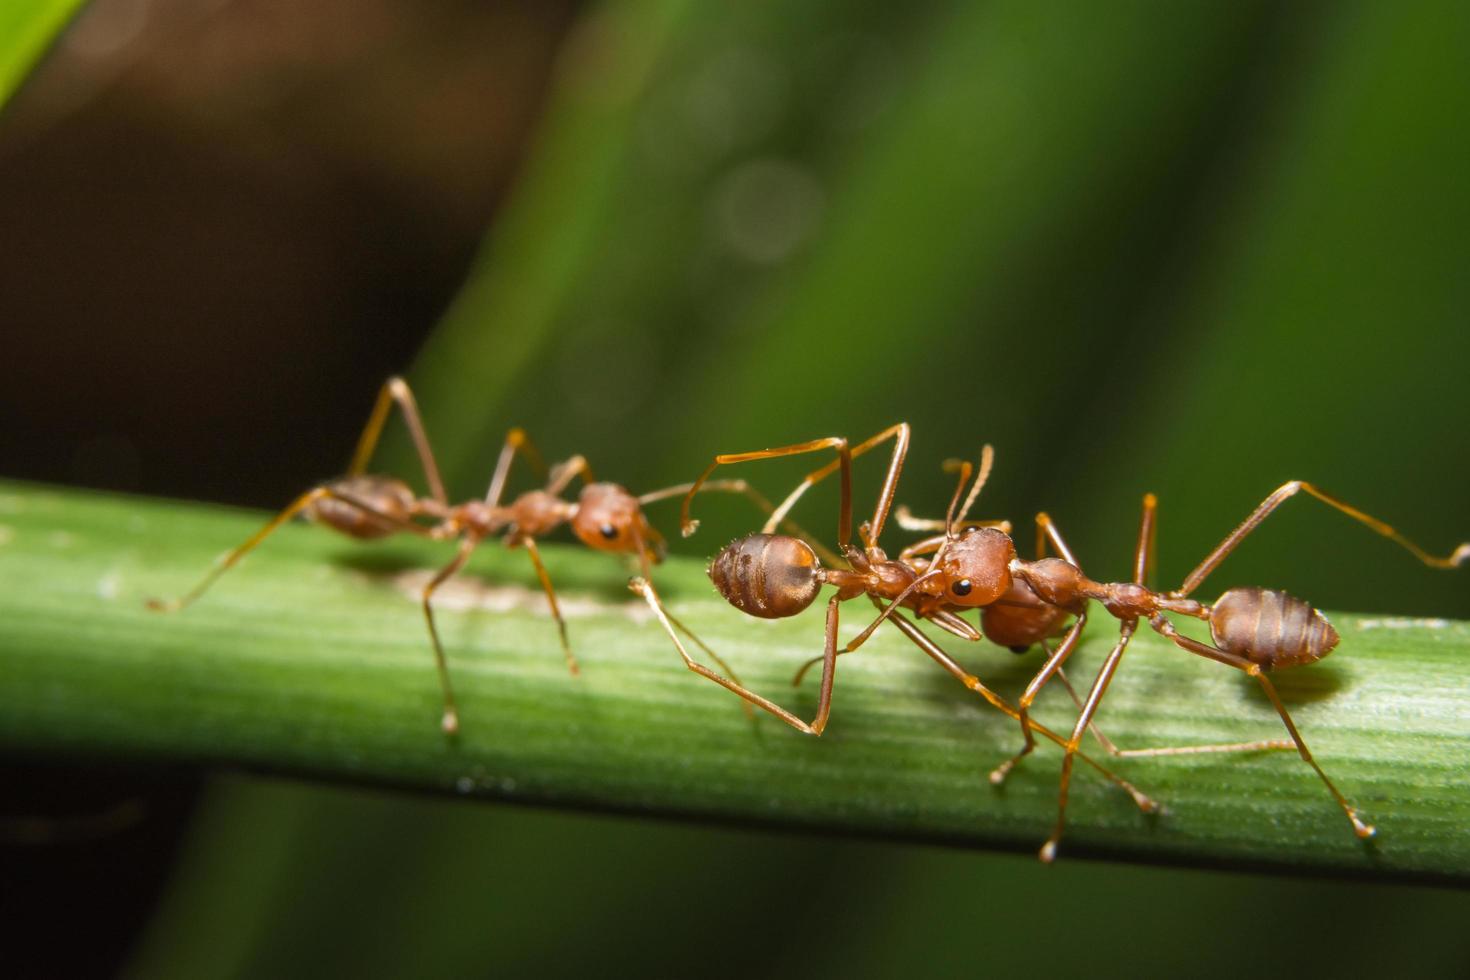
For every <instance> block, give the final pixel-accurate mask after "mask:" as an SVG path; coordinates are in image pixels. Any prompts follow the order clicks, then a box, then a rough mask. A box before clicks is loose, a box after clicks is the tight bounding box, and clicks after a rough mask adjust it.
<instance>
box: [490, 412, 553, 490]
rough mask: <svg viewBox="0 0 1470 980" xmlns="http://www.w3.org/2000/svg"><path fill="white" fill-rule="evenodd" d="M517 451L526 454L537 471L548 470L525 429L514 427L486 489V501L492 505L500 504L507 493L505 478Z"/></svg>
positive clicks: (506, 435) (501, 448) (496, 461)
mask: <svg viewBox="0 0 1470 980" xmlns="http://www.w3.org/2000/svg"><path fill="white" fill-rule="evenodd" d="M516 453H520V454H521V455H523V456H525V457H526V459H528V460H529V461H530V463H531V466H532V467H533V468H534V469H535V470H536V472H538V473H544V472H545V471H546V464H545V463H543V462H542V460H541V453H540V452H538V451H537V449H536V446H535V444H534V443H532V442H531V438H530V437H529V436H527V435H526V432H525V430H524V429H521V428H520V427H516V428H512V429H511V430H510V431H509V432H507V433H506V434H505V444H504V445H503V446H501V447H500V456H499V457H498V458H497V459H496V460H495V472H494V473H493V474H492V475H491V477H490V487H489V489H488V490H486V491H485V503H487V504H489V505H490V506H491V507H495V506H497V505H499V503H500V498H501V496H502V495H503V494H504V493H505V480H506V477H508V476H509V475H510V464H511V461H512V460H514V459H515V456H516Z"/></svg>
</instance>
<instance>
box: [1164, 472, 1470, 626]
mask: <svg viewBox="0 0 1470 980" xmlns="http://www.w3.org/2000/svg"><path fill="white" fill-rule="evenodd" d="M1302 490H1305V491H1306V492H1307V493H1309V494H1311V495H1312V496H1313V497H1316V498H1317V499H1318V500H1320V501H1322V502H1323V503H1324V504H1326V505H1327V506H1329V507H1332V508H1335V509H1337V510H1339V511H1341V512H1342V513H1344V514H1346V515H1347V516H1348V517H1351V518H1352V519H1353V520H1355V521H1357V522H1358V523H1359V524H1363V525H1366V526H1367V527H1368V528H1370V529H1371V530H1373V531H1376V532H1377V533H1379V534H1381V535H1383V536H1384V537H1385V538H1388V539H1390V540H1392V541H1396V542H1397V543H1398V544H1400V545H1402V546H1403V547H1404V548H1405V549H1406V550H1408V551H1409V553H1410V554H1412V555H1413V556H1414V557H1415V558H1418V559H1419V560H1420V561H1422V562H1423V563H1424V564H1426V565H1428V566H1430V567H1431V568H1454V567H1456V566H1458V565H1461V564H1464V563H1465V561H1466V560H1467V559H1470V541H1467V542H1465V543H1463V544H1461V545H1459V546H1457V547H1456V548H1455V550H1454V551H1453V552H1451V553H1450V554H1449V555H1448V556H1447V557H1445V558H1437V557H1435V556H1434V555H1431V554H1429V553H1428V552H1427V551H1425V550H1424V549H1423V548H1421V547H1419V546H1418V545H1417V544H1415V543H1414V542H1412V541H1410V540H1409V539H1408V538H1406V537H1404V536H1403V535H1402V534H1400V533H1398V532H1397V531H1395V530H1394V529H1393V528H1391V527H1389V526H1388V525H1387V524H1385V523H1383V522H1382V521H1380V520H1378V519H1377V518H1376V517H1370V516H1369V515H1367V514H1365V513H1363V512H1362V511H1360V510H1358V509H1357V508H1356V507H1353V506H1352V505H1350V504H1347V503H1344V502H1343V501H1341V500H1339V499H1337V498H1336V497H1334V496H1332V495H1331V494H1329V493H1327V492H1325V491H1323V490H1319V489H1317V488H1316V487H1314V486H1313V485H1312V484H1310V483H1306V482H1304V481H1302V480H1292V481H1291V482H1290V483H1284V484H1282V485H1281V486H1280V487H1278V488H1277V489H1276V490H1275V492H1273V493H1272V494H1271V495H1270V496H1269V497H1267V498H1266V499H1265V500H1263V501H1261V505H1260V506H1259V507H1257V508H1256V509H1255V510H1254V511H1253V512H1252V513H1251V515H1250V516H1249V517H1247V518H1246V519H1245V520H1244V521H1243V522H1241V525H1240V526H1239V527H1237V528H1236V529H1235V530H1234V531H1231V532H1230V534H1229V535H1228V536H1227V537H1226V538H1225V540H1224V541H1221V542H1220V544H1219V546H1218V547H1216V548H1215V550H1214V551H1212V552H1210V554H1209V555H1208V556H1207V557H1206V558H1205V560H1204V561H1202V562H1200V564H1199V567H1198V568H1196V569H1195V570H1194V571H1192V572H1190V573H1189V577H1188V578H1186V579H1185V580H1184V584H1183V585H1181V586H1180V587H1179V588H1178V589H1176V590H1175V591H1173V592H1171V593H1169V595H1170V596H1171V597H1173V598H1183V597H1184V596H1187V595H1189V593H1191V592H1193V591H1194V590H1195V589H1196V588H1198V587H1199V585H1200V583H1201V582H1203V581H1204V580H1205V577H1206V576H1208V575H1209V574H1210V573H1211V572H1213V571H1214V570H1215V568H1216V566H1218V565H1219V564H1220V562H1222V561H1224V560H1225V558H1226V556H1227V555H1229V554H1230V553H1231V552H1232V551H1234V550H1235V549H1236V546H1238V545H1239V544H1240V542H1241V541H1242V540H1244V539H1245V537H1246V535H1248V534H1250V533H1251V532H1252V531H1254V530H1255V529H1256V528H1257V527H1259V526H1260V524H1261V522H1262V521H1264V520H1265V519H1266V518H1267V517H1269V516H1270V515H1271V512H1272V511H1274V510H1275V509H1276V508H1277V507H1280V506H1281V505H1282V503H1284V502H1285V501H1286V500H1288V499H1289V498H1291V497H1294V496H1296V494H1297V493H1298V492H1299V491H1302Z"/></svg>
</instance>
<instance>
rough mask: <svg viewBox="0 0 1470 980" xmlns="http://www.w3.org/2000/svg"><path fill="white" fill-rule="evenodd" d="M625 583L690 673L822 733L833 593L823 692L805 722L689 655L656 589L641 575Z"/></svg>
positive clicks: (832, 642)
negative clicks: (810, 718) (814, 711)
mask: <svg viewBox="0 0 1470 980" xmlns="http://www.w3.org/2000/svg"><path fill="white" fill-rule="evenodd" d="M628 587H629V588H630V589H632V590H633V591H634V592H636V593H637V594H639V595H641V596H642V597H643V599H644V601H645V602H647V603H648V608H650V609H652V610H653V614H654V616H655V617H656V618H657V619H658V621H659V625H661V626H662V627H663V628H664V632H665V633H667V634H668V635H669V639H671V640H673V641H674V649H676V650H678V651H679V656H680V657H682V658H683V660H684V666H685V667H688V668H689V669H690V670H692V671H694V673H696V674H698V675H699V676H701V677H705V678H708V679H709V680H712V681H714V682H715V683H716V684H718V685H720V686H721V687H723V688H725V689H726V690H727V691H731V692H733V693H734V694H737V695H739V696H740V697H741V698H743V699H744V700H745V701H746V702H748V703H749V704H753V705H755V706H756V707H757V708H761V709H763V710H765V711H769V712H770V713H771V714H773V715H775V716H776V717H777V718H780V719H781V720H782V721H784V722H786V724H788V725H790V726H791V727H792V728H795V729H796V730H797V731H799V732H803V733H805V734H807V735H820V734H821V733H822V728H821V727H817V726H818V724H820V725H821V726H822V727H825V726H826V724H827V714H828V713H829V712H830V710H831V703H832V680H831V678H832V669H831V667H832V664H833V662H834V661H835V660H836V657H837V653H836V641H837V635H836V632H835V631H836V625H837V624H836V605H837V597H836V596H833V597H832V599H831V601H829V602H828V604H827V619H828V630H827V635H828V637H829V641H828V650H829V651H830V654H824V656H823V661H824V669H823V671H822V691H823V694H822V695H821V696H819V698H818V704H817V715H816V717H814V718H813V719H812V722H811V724H808V723H807V722H804V721H802V720H801V719H800V718H798V717H797V716H796V715H794V714H792V713H791V712H790V711H787V710H786V709H785V708H783V707H781V706H780V705H779V704H776V703H775V702H774V701H771V700H770V699H768V698H764V697H762V696H761V695H759V694H756V693H755V692H754V691H752V690H750V689H749V688H747V687H745V686H744V685H741V684H739V683H736V682H735V681H734V680H731V679H729V678H726V677H723V676H721V675H720V674H718V673H716V672H715V671H713V670H711V669H710V668H708V667H706V666H705V665H704V664H701V663H699V662H698V661H696V660H695V659H694V658H693V657H691V656H689V651H688V650H686V649H685V648H684V644H683V643H682V642H681V641H680V639H679V636H678V633H676V632H675V629H674V621H673V619H672V617H670V616H669V614H668V613H667V612H665V610H664V604H663V600H662V599H660V598H659V595H658V592H657V591H656V590H655V589H654V587H653V583H652V582H650V581H648V580H647V579H644V578H635V579H633V580H632V581H631V582H629V583H628ZM679 629H680V631H682V632H684V633H685V634H686V635H688V636H689V637H690V639H693V640H694V641H695V642H696V643H698V644H699V647H700V648H701V649H703V650H705V651H707V652H710V653H713V651H712V650H710V648H709V647H708V646H707V645H706V644H705V643H704V642H703V641H702V640H699V639H698V638H697V637H695V636H694V634H693V633H691V632H689V630H688V629H687V628H686V627H684V626H682V625H681V626H680V627H679Z"/></svg>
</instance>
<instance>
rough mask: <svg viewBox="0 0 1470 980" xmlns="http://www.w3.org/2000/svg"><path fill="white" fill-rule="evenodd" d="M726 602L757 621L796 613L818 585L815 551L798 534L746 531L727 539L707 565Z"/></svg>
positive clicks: (819, 570) (819, 575)
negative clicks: (739, 536)
mask: <svg viewBox="0 0 1470 980" xmlns="http://www.w3.org/2000/svg"><path fill="white" fill-rule="evenodd" d="M709 577H710V581H711V582H713V583H714V584H715V588H716V589H718V590H719V592H720V595H722V596H724V597H725V601H727V602H729V603H730V605H732V606H734V607H735V608H736V609H739V610H741V611H742V612H746V613H749V614H750V615H752V616H759V617H760V618H761V619H781V618H783V617H786V616H795V615H796V614H797V613H799V612H801V611H802V610H803V609H805V608H806V607H807V606H810V605H811V604H812V601H813V600H814V599H816V597H817V593H818V592H820V591H821V588H822V566H821V563H820V562H818V561H817V555H816V552H814V551H812V549H811V546H810V545H808V544H807V543H806V542H805V541H802V540H800V539H799V538H792V537H788V536H786V535H784V534H750V535H747V536H745V537H743V538H739V539H737V540H735V541H732V542H730V543H729V544H728V545H726V546H725V548H724V550H723V551H721V552H720V553H719V554H718V555H716V556H715V559H714V561H712V562H710V565H709Z"/></svg>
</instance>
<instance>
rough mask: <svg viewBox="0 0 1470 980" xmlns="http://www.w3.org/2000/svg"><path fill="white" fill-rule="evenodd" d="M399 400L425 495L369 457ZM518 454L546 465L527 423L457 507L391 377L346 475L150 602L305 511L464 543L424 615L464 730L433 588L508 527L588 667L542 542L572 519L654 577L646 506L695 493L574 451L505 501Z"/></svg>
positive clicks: (349, 530) (731, 483)
mask: <svg viewBox="0 0 1470 980" xmlns="http://www.w3.org/2000/svg"><path fill="white" fill-rule="evenodd" d="M394 404H396V405H398V407H399V409H400V411H401V412H402V414H403V419H404V422H405V424H406V425H407V426H408V431H409V434H410V435H411V436H412V437H413V443H414V446H415V448H416V449H417V450H418V456H419V462H420V463H421V465H422V467H423V471H424V479H425V480H426V481H427V483H428V485H429V496H428V497H421V496H419V495H418V494H416V493H415V492H414V491H413V490H412V489H411V488H410V487H409V485H408V484H407V483H405V482H403V481H402V480H399V479H396V478H394V477H389V476H376V475H372V474H369V473H367V472H366V470H367V465H368V461H369V460H370V459H371V457H372V454H373V450H374V449H375V448H376V446H377V443H378V437H379V435H380V434H381V433H382V430H383V425H384V423H385V422H386V421H387V418H388V413H389V411H390V410H391V409H392V407H393V405H394ZM517 453H521V454H523V455H525V456H527V457H528V459H529V460H530V461H531V463H532V464H533V465H534V466H536V467H537V468H538V469H539V468H541V464H540V456H539V454H538V453H537V452H536V450H535V447H534V446H533V445H532V444H531V442H530V440H529V439H527V437H526V434H525V433H524V432H523V431H521V430H520V429H511V430H510V432H509V434H508V435H507V436H506V439H505V445H504V446H503V447H502V448H501V451H500V457H499V459H498V460H497V461H496V464H495V473H494V475H493V476H492V477H491V479H490V488H489V490H488V491H487V492H486V494H485V497H484V499H483V500H470V501H467V502H465V503H461V504H453V505H451V504H450V503H449V498H448V495H447V494H446V493H445V491H444V481H443V480H442V479H441V478H440V476H439V467H438V465H437V464H436V463H435V461H434V454H433V451H432V450H431V449H430V447H429V440H428V436H427V435H426V434H425V432H424V427H423V423H422V422H421V421H420V418H419V410H418V405H417V403H416V402H415V401H414V397H413V393H412V392H411V391H410V390H409V387H408V384H407V383H406V382H405V381H404V380H403V379H402V378H397V377H394V378H389V379H388V381H387V382H386V383H384V385H383V387H382V390H381V391H380V392H379V393H378V400H377V402H376V404H374V406H373V410H372V414H371V415H370V416H369V417H368V422H367V425H366V427H365V428H364V429H363V431H362V435H361V436H360V437H359V439H358V442H357V449H356V451H355V452H354V453H353V456H352V462H351V464H350V465H349V466H348V468H347V475H346V476H342V477H339V478H337V479H334V480H329V481H327V482H325V483H323V484H321V485H320V486H317V487H314V488H312V489H311V490H308V491H307V492H306V493H304V494H302V495H301V496H299V497H297V498H296V499H295V500H294V501H292V502H291V503H290V504H289V505H288V506H287V507H286V508H285V509H284V510H282V511H281V512H280V513H279V514H277V515H276V516H275V517H274V518H272V519H271V520H270V521H269V522H268V523H267V524H266V525H265V526H264V527H263V528H261V529H260V530H259V531H257V532H256V533H255V534H254V535H252V536H251V537H250V538H248V539H246V541H245V542H244V543H243V544H241V545H239V546H238V547H236V548H235V549H234V550H232V551H230V552H228V553H227V554H225V555H224V556H223V557H222V558H220V559H219V560H218V561H216V563H215V565H214V567H213V568H212V569H210V571H209V572H208V573H207V574H206V575H205V576H204V578H203V579H202V580H201V581H200V582H199V584H197V585H196V586H194V588H192V589H191V590H189V591H188V592H186V593H185V594H184V595H183V596H181V597H179V598H177V599H172V600H159V599H151V600H149V602H148V606H149V607H150V608H152V609H156V610H160V611H174V610H178V609H182V608H184V607H185V606H188V605H189V604H190V603H192V602H193V601H194V600H195V599H197V598H199V596H201V595H202V594H203V593H204V592H205V590H206V589H208V588H209V587H210V585H212V584H213V583H214V581H215V579H217V578H219V576H220V575H222V574H224V573H225V572H226V571H227V570H229V569H230V568H231V567H232V566H234V565H235V563H236V562H238V561H239V560H240V559H241V558H243V557H245V555H247V554H249V553H250V552H251V551H252V550H253V549H254V548H255V547H256V546H257V545H259V544H260V543H261V542H262V541H264V540H265V539H266V538H267V537H268V536H269V535H270V534H271V533H272V532H273V531H275V530H276V529H277V528H279V527H280V526H281V525H282V524H285V523H286V522H287V521H288V520H290V519H291V518H292V517H294V516H296V515H297V514H302V515H304V516H305V517H306V518H307V519H308V520H310V521H313V522H315V523H318V524H322V525H324V526H326V527H329V528H331V529H332V530H334V531H339V532H341V533H342V534H346V535H348V536H349V537H353V538H358V539H360V540H373V539H377V538H383V537H387V536H389V535H392V534H398V533H409V534H416V535H419V536H420V537H425V538H432V539H434V540H439V541H445V540H458V541H459V550H458V551H457V552H456V553H455V555H454V558H453V559H452V560H451V561H450V562H449V563H448V564H447V565H445V566H444V567H443V568H441V569H440V570H439V571H438V572H437V573H436V574H435V575H434V577H433V578H432V579H431V580H430V581H429V583H428V584H427V585H425V586H424V588H423V591H422V593H421V597H420V601H421V602H422V605H423V611H424V620H425V622H426V623H427V624H428V628H429V639H430V640H431V641H432V643H433V646H434V659H435V664H436V665H437V667H438V671H439V683H440V686H441V687H442V688H443V692H444V716H443V721H442V727H443V729H444V731H445V732H447V733H450V734H453V733H455V732H457V731H458V730H459V711H458V709H457V708H456V706H455V702H454V693H453V690H452V689H451V687H450V684H449V667H448V665H447V663H446V662H445V658H444V647H443V644H442V643H441V642H440V640H439V631H438V629H437V627H436V626H435V624H434V610H433V606H432V601H431V600H432V599H433V595H434V592H435V591H436V590H437V589H438V588H439V587H440V586H441V585H443V584H444V583H445V582H446V581H448V580H449V579H450V578H451V577H452V576H454V575H455V573H457V572H458V571H459V570H460V569H462V568H463V567H464V565H465V563H466V562H467V561H469V558H470V555H471V554H472V553H473V552H474V550H475V549H476V548H477V547H479V545H480V542H481V541H483V540H484V539H485V538H486V537H489V536H491V535H496V534H503V535H504V537H503V538H502V540H503V543H504V544H505V545H506V546H507V547H511V548H514V547H521V548H524V549H525V550H526V554H527V555H528V556H529V557H530V559H531V564H532V565H534V566H535V569H536V577H537V578H538V579H539V580H540V582H541V587H542V589H544V590H545V592H546V601H547V603H548V604H549V605H550V607H551V615H552V617H553V618H554V619H555V620H556V627H557V631H558V633H559V635H560V637H561V645H562V651H563V653H564V654H565V656H566V661H567V668H568V669H569V670H570V671H571V673H572V674H574V675H575V674H577V673H578V672H579V668H578V665H577V659H576V657H575V656H574V655H573V654H572V647H571V644H570V642H569V641H568V639H567V626H566V621H565V620H564V619H563V618H562V615H561V609H560V607H559V606H558V605H557V601H556V591H555V590H554V589H553V588H552V585H551V578H550V577H549V576H548V575H547V573H546V566H545V565H544V564H543V563H542V561H541V552H540V550H539V549H538V547H537V546H536V539H537V538H540V537H543V536H545V535H546V534H549V533H550V532H551V531H553V530H555V529H556V528H557V527H558V526H560V525H561V524H564V523H565V524H570V525H571V529H572V533H573V534H575V535H576V536H577V538H578V539H579V540H580V541H581V542H582V543H583V544H585V545H587V546H588V547H589V548H594V549H596V550H597V551H608V552H616V553H622V554H634V555H637V556H638V561H639V565H640V567H641V570H642V574H643V576H644V578H645V579H646V578H647V577H648V575H649V570H650V567H651V566H652V565H653V564H654V563H656V562H659V561H662V559H663V556H664V539H663V537H662V536H661V535H660V534H659V533H658V532H657V531H656V530H654V529H653V527H652V526H651V525H650V524H649V523H648V520H647V519H646V518H645V517H644V515H643V505H644V504H648V503H653V502H654V501H658V500H665V499H668V498H670V497H677V496H679V495H681V494H683V493H686V492H687V491H688V490H689V489H690V486H691V485H690V484H680V485H679V486H674V487H666V488H664V489H662V490H655V491H654V492H652V493H646V494H643V495H642V496H634V495H633V494H632V493H629V492H628V491H627V490H626V489H624V488H623V487H621V486H619V485H617V484H615V483H597V482H594V480H593V476H592V469H591V467H590V466H589V465H588V464H587V461H586V460H585V459H584V458H583V457H581V456H573V457H571V458H570V459H568V460H566V461H565V462H563V463H560V464H558V465H557V466H554V467H552V468H551V471H550V473H549V475H548V478H547V481H546V484H545V486H544V487H543V488H542V489H540V490H531V491H528V492H526V493H523V494H521V495H520V496H518V497H516V498H515V499H514V500H513V501H511V502H510V503H509V504H505V505H502V504H501V503H500V499H501V496H502V494H503V493H504V490H505V483H506V477H507V476H508V475H509V472H510V465H511V462H512V461H513V459H514V458H515V456H516V454H517ZM578 477H580V478H581V480H582V483H583V486H582V489H581V491H580V493H579V494H578V496H577V499H576V500H575V501H568V500H563V499H562V497H561V494H562V493H563V492H564V491H565V490H566V489H567V487H568V486H569V485H570V484H571V482H572V480H573V479H574V478H578ZM713 489H716V490H721V491H725V492H730V493H740V494H744V495H745V496H747V497H749V498H750V499H751V500H752V501H753V502H754V503H755V504H756V506H758V507H760V508H761V509H763V510H765V511H767V512H769V511H770V510H771V509H772V508H771V504H770V502H769V501H767V500H766V499H765V498H764V497H762V496H761V495H760V494H759V493H757V492H756V491H755V490H754V489H753V488H752V487H750V486H749V485H748V484H746V482H745V481H744V480H724V481H720V482H719V484H718V485H717V486H715V487H714V488H713ZM707 652H708V653H709V654H710V656H711V657H714V658H715V660H716V661H717V662H719V663H720V665H721V667H722V668H724V669H726V670H728V669H729V668H728V667H725V665H724V662H723V661H720V660H719V658H718V656H716V655H715V654H714V652H713V651H707ZM732 676H733V675H732Z"/></svg>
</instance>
